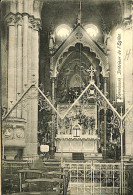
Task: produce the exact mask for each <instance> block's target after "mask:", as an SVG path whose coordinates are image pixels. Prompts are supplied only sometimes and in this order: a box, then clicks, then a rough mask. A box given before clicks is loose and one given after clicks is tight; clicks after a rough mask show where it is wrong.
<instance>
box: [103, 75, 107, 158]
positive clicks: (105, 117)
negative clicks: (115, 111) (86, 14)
mask: <svg viewBox="0 0 133 195" xmlns="http://www.w3.org/2000/svg"><path fill="white" fill-rule="evenodd" d="M104 95H105V97H106V95H107V78H106V77H105V78H104ZM106 114H107V109H106V105H105V108H104V147H103V157H104V158H106V144H107V116H106Z"/></svg>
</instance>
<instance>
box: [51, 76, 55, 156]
mask: <svg viewBox="0 0 133 195" xmlns="http://www.w3.org/2000/svg"><path fill="white" fill-rule="evenodd" d="M52 104H53V105H55V78H52ZM54 115H55V112H54V111H53V110H52V127H51V148H50V151H51V158H54V146H55V140H54V139H55V124H54V123H55V116H54Z"/></svg>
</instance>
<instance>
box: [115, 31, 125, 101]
mask: <svg viewBox="0 0 133 195" xmlns="http://www.w3.org/2000/svg"><path fill="white" fill-rule="evenodd" d="M116 102H118V103H121V102H123V30H122V29H117V31H116Z"/></svg>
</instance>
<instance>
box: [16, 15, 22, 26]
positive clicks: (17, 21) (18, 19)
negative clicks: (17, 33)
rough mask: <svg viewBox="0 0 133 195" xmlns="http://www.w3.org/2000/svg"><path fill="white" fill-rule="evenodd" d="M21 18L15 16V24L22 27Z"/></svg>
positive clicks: (20, 16)
mask: <svg viewBox="0 0 133 195" xmlns="http://www.w3.org/2000/svg"><path fill="white" fill-rule="evenodd" d="M22 22H23V17H22V15H21V14H17V15H16V24H17V25H20V26H22Z"/></svg>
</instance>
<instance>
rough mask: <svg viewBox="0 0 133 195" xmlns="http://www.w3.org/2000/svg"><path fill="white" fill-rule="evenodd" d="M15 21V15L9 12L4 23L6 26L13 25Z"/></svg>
mask: <svg viewBox="0 0 133 195" xmlns="http://www.w3.org/2000/svg"><path fill="white" fill-rule="evenodd" d="M15 22H16V15H15V14H12V13H10V14H9V15H8V16H7V17H6V23H7V25H8V26H14V25H15Z"/></svg>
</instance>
